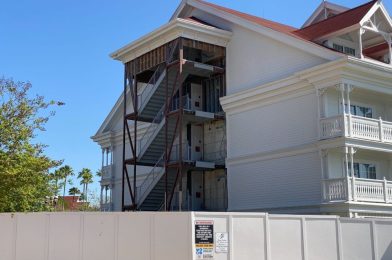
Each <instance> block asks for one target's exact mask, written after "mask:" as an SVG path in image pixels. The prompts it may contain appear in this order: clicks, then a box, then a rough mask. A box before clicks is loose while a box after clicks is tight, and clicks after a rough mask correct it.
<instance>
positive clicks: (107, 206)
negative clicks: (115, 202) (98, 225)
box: [101, 202, 112, 211]
mask: <svg viewBox="0 0 392 260" xmlns="http://www.w3.org/2000/svg"><path fill="white" fill-rule="evenodd" d="M101 211H112V203H111V202H107V203H101Z"/></svg>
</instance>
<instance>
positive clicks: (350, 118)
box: [345, 84, 353, 136]
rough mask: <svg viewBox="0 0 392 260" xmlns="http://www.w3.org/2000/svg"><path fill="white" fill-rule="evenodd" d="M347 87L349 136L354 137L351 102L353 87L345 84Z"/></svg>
mask: <svg viewBox="0 0 392 260" xmlns="http://www.w3.org/2000/svg"><path fill="white" fill-rule="evenodd" d="M345 86H346V92H347V111H346V113H347V114H348V129H347V131H348V135H349V136H352V129H353V127H352V126H353V125H352V117H351V116H352V115H351V100H350V92H351V90H352V87H351V86H350V85H348V84H345Z"/></svg>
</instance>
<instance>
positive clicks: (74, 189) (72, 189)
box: [68, 187, 80, 210]
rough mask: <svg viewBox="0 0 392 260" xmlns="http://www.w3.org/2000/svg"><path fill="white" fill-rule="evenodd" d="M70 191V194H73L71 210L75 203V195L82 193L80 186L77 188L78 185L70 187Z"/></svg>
mask: <svg viewBox="0 0 392 260" xmlns="http://www.w3.org/2000/svg"><path fill="white" fill-rule="evenodd" d="M68 193H69V195H72V196H73V197H72V208H71V210H72V209H73V206H74V203H75V196H76V195H78V194H80V190H79V189H78V188H76V187H72V188H70V189H69V191H68Z"/></svg>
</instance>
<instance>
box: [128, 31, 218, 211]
mask: <svg viewBox="0 0 392 260" xmlns="http://www.w3.org/2000/svg"><path fill="white" fill-rule="evenodd" d="M224 95H225V48H224V47H222V46H218V45H214V44H210V43H206V42H202V41H198V40H194V39H188V38H185V37H179V38H177V39H174V40H172V41H170V42H167V43H165V44H163V45H161V46H158V47H157V48H155V49H153V50H151V51H149V52H147V53H145V54H143V55H141V56H140V57H137V58H135V59H133V60H131V61H129V62H126V63H125V79H124V93H123V96H124V100H125V102H124V109H123V111H124V125H123V166H122V197H121V198H122V208H123V210H192V209H201V208H202V207H203V206H202V204H203V202H202V200H201V199H202V198H201V194H202V190H201V189H200V188H202V187H204V188H206V186H207V187H208V184H206V183H208V182H209V176H212V175H219V177H220V178H221V181H222V183H223V186H225V184H224V183H225V181H226V177H225V160H224V159H225V157H226V139H225V130H224V128H225V116H224V113H223V112H222V108H221V106H220V104H219V98H220V97H222V96H224ZM127 99H130V100H131V104H132V107H131V108H128V107H127V102H126V100H127ZM143 123H147V124H148V127H147V128H146V130H145V131H144V132H143V133H140V132H139V131H138V126H139V125H140V124H143ZM130 128H133V131H131V130H130ZM127 151H130V153H127ZM140 166H149V167H152V168H151V171H150V173H148V174H147V176H146V177H145V178H144V179H143V181H142V182H141V183H140V184H137V176H138V170H139V168H140ZM131 175H132V176H131ZM224 192H225V190H224V187H223V189H222V195H221V196H222V197H223V198H224V197H225V194H224ZM126 193H129V198H130V200H129V201H126V197H127V196H126ZM221 207H222V208H224V205H221Z"/></svg>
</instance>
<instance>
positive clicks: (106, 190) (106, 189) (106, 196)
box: [105, 185, 109, 204]
mask: <svg viewBox="0 0 392 260" xmlns="http://www.w3.org/2000/svg"><path fill="white" fill-rule="evenodd" d="M108 188H109V185H106V186H105V204H107V203H108Z"/></svg>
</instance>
